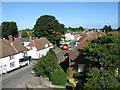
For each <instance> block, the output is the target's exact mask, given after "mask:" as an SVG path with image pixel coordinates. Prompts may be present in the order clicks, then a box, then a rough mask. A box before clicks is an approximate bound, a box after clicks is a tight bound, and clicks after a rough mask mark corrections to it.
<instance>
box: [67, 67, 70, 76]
mask: <svg viewBox="0 0 120 90" xmlns="http://www.w3.org/2000/svg"><path fill="white" fill-rule="evenodd" d="M69 74H70V72H69V68H67V70H66V75H67V76H69Z"/></svg>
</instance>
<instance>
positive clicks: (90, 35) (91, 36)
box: [73, 32, 104, 51]
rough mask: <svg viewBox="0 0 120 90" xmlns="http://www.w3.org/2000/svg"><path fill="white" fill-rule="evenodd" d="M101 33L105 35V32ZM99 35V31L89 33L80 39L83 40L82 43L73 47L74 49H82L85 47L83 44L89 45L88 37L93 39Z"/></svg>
mask: <svg viewBox="0 0 120 90" xmlns="http://www.w3.org/2000/svg"><path fill="white" fill-rule="evenodd" d="M101 35H104V33H102V34H101ZM98 36H100V33H99V32H94V33H91V34H88V35H87V36H86V37H85V38H84V39H83V40H82V39H80V40H82V41H81V42H80V44H79V45H78V46H76V47H75V48H74V49H73V51H78V50H80V49H84V47H83V46H85V47H87V46H88V42H87V41H86V40H87V39H88V40H92V39H95V38H97V37H98ZM80 40H78V41H80Z"/></svg>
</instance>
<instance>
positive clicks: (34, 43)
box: [27, 38, 51, 50]
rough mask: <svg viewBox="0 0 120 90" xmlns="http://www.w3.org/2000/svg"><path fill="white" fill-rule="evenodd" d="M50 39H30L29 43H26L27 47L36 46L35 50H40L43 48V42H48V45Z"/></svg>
mask: <svg viewBox="0 0 120 90" xmlns="http://www.w3.org/2000/svg"><path fill="white" fill-rule="evenodd" d="M50 43H51V42H50V41H48V40H47V39H46V38H40V39H35V40H32V41H31V43H30V44H28V45H27V46H28V47H30V46H31V47H36V48H37V50H41V49H44V48H45V46H44V44H48V47H49V46H50Z"/></svg>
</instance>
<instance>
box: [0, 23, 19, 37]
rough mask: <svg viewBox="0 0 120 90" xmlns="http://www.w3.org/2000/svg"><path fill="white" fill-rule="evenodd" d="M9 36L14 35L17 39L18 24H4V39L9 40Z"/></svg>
mask: <svg viewBox="0 0 120 90" xmlns="http://www.w3.org/2000/svg"><path fill="white" fill-rule="evenodd" d="M9 35H13V37H17V35H18V28H17V25H16V22H3V23H2V38H6V39H8V36H9Z"/></svg>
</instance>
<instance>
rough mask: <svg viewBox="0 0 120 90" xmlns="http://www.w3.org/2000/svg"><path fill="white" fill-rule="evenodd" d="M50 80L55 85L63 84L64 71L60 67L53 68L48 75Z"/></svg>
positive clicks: (65, 79)
mask: <svg viewBox="0 0 120 90" xmlns="http://www.w3.org/2000/svg"><path fill="white" fill-rule="evenodd" d="M50 79H51V81H52V83H53V84H55V85H65V84H66V82H67V76H66V73H65V72H64V71H63V70H62V69H57V70H55V71H54V72H53V73H52V74H51V77H50Z"/></svg>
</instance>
